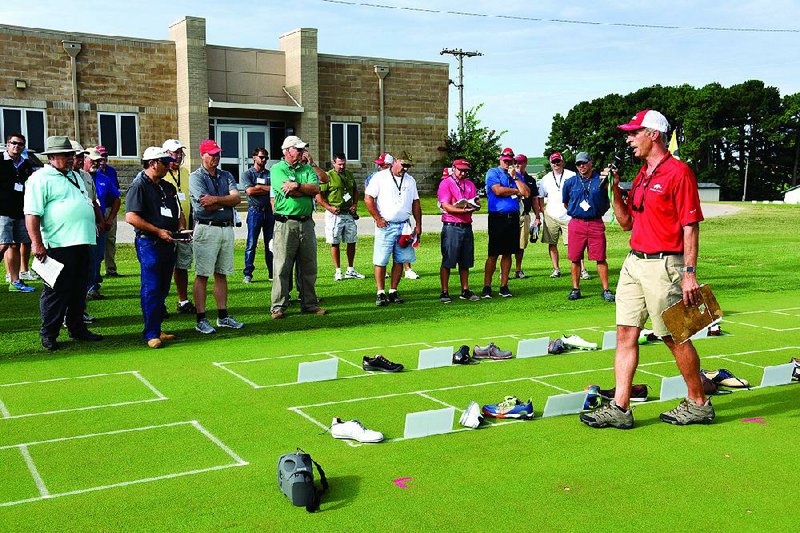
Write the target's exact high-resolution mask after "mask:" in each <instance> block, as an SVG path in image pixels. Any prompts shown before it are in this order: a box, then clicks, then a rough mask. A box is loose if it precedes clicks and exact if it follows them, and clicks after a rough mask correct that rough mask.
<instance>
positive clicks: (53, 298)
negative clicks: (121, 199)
mask: <svg viewBox="0 0 800 533" xmlns="http://www.w3.org/2000/svg"><path fill="white" fill-rule="evenodd" d="M74 153H75V149H74V148H73V147H72V143H70V140H69V139H68V138H67V137H48V138H47V145H46V150H45V151H44V152H41V154H42V155H46V156H47V159H48V164H47V165H45V166H44V167H42V168H41V169H39V170H37V171H36V172H34V173H33V175H32V176H31V177H30V178H28V181H27V182H26V187H25V205H24V212H25V223H26V226H27V229H28V234H29V235H30V237H31V251H32V252H33V255H34V256H35V257H36V259H38V260H39V261H42V262H46V261H47V259H48V258H52V259H54V260H55V261H58V262H59V263H61V264H62V265H63V267H62V269H61V272H60V274H59V275H58V279H57V281H56V282H55V283H54V284H53V286H52V287H49V286H47V285H45V286H44V288H43V289H42V297H41V302H40V304H39V307H40V310H41V314H42V326H41V329H40V330H39V334H40V335H41V337H42V346H43V347H44V348H45V349H46V350H49V351H53V350H57V349H58V343H57V342H56V338H57V337H58V333H59V331H60V329H61V325H62V323H64V316H65V315H66V325H67V330H68V331H69V336H70V337H72V338H73V339H76V340H85V341H99V340H102V338H103V337H102V336H101V335H97V334H95V333H92V332H91V331H89V330H88V329H86V324H84V322H83V313H84V311H85V310H86V284H87V283H88V281H89V272H90V262H91V256H92V252H91V245H93V244H94V243H95V241H96V238H97V229H96V226H95V222H96V219H95V208H94V204H93V203H92V200H91V199H90V198H89V194H88V192H87V191H86V185H85V184H84V182H83V180H82V179H81V177H80V176H79V175H78V174H76V173H75V172H73V170H72V159H73V154H74Z"/></svg>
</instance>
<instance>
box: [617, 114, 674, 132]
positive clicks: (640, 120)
mask: <svg viewBox="0 0 800 533" xmlns="http://www.w3.org/2000/svg"><path fill="white" fill-rule="evenodd" d="M617 128H619V129H621V130H624V131H635V130H640V129H642V128H650V129H652V130H657V131H660V132H661V133H667V131H669V122H667V119H666V117H664V115H662V114H661V113H659V112H658V111H654V110H652V109H645V110H644V111H639V112H638V113H636V114H635V115H634V116H633V118H632V119H631V121H630V122H628V123H627V124H621V125H619V126H617Z"/></svg>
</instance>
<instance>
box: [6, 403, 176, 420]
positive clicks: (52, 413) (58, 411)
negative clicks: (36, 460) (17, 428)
mask: <svg viewBox="0 0 800 533" xmlns="http://www.w3.org/2000/svg"><path fill="white" fill-rule="evenodd" d="M166 399H167V398H148V399H146V400H130V401H127V402H116V403H104V404H101V405H87V406H85V407H73V408H70V409H54V410H53V411H42V412H41V413H25V414H21V415H13V416H7V417H5V418H6V419H8V420H10V419H12V418H29V417H32V416H45V415H55V414H59V413H72V412H78V411H93V410H94V409H105V408H106V407H122V406H123V405H136V404H139V403H150V402H160V401H163V400H166Z"/></svg>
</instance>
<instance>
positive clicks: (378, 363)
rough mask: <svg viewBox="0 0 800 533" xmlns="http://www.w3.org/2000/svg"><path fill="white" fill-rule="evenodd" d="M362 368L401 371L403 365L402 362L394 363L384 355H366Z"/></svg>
mask: <svg viewBox="0 0 800 533" xmlns="http://www.w3.org/2000/svg"><path fill="white" fill-rule="evenodd" d="M361 368H363V369H364V370H366V371H368V372H401V371H402V370H403V368H404V367H403V365H401V364H400V363H393V362H391V361H389V360H388V359H386V358H385V357H384V356H382V355H376V356H375V357H369V356H366V355H365V356H364V359H363V360H362V361H361Z"/></svg>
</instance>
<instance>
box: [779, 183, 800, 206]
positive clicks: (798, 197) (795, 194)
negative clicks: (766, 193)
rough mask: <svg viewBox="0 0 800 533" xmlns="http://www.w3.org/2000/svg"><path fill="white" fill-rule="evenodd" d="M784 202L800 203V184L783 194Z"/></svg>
mask: <svg viewBox="0 0 800 533" xmlns="http://www.w3.org/2000/svg"><path fill="white" fill-rule="evenodd" d="M783 202H784V203H786V204H800V185H797V186H795V187H792V188H791V189H789V190H787V191H786V194H784V195H783Z"/></svg>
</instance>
